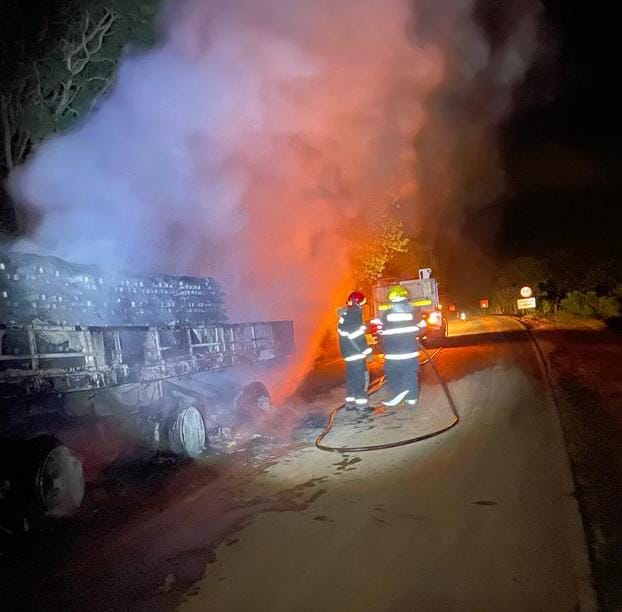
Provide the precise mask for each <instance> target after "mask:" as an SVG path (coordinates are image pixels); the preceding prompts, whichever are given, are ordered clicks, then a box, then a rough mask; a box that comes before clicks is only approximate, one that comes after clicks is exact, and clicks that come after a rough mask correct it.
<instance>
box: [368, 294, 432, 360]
mask: <svg viewBox="0 0 622 612" xmlns="http://www.w3.org/2000/svg"><path fill="white" fill-rule="evenodd" d="M381 318H382V330H381V331H380V332H379V334H380V336H381V337H382V348H383V352H384V354H385V359H395V360H400V359H413V358H415V357H417V355H418V354H419V353H418V352H417V349H418V347H419V344H418V342H417V336H419V334H420V333H421V330H422V329H423V328H424V327H425V321H424V320H423V319H419V321H416V320H415V312H414V310H413V307H412V306H411V304H410V303H409V302H408V301H407V300H404V301H402V302H395V303H393V304H392V306H391V308H389V310H386V311H384V312H383V313H382V317H381Z"/></svg>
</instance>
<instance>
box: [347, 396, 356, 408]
mask: <svg viewBox="0 0 622 612" xmlns="http://www.w3.org/2000/svg"><path fill="white" fill-rule="evenodd" d="M345 407H346V410H356V409H357V405H356V400H355V399H354V398H353V397H346V403H345Z"/></svg>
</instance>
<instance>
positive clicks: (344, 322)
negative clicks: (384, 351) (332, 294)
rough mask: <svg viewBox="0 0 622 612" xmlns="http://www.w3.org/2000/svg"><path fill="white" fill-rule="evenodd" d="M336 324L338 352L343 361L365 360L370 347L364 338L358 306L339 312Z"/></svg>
mask: <svg viewBox="0 0 622 612" xmlns="http://www.w3.org/2000/svg"><path fill="white" fill-rule="evenodd" d="M340 315H341V316H340V317H339V321H338V323H337V334H338V335H339V352H340V353H341V356H342V357H343V358H344V359H345V361H356V360H358V359H365V357H367V355H369V354H370V353H371V347H369V346H368V344H367V338H366V337H365V325H364V324H363V318H362V315H361V308H360V306H358V305H354V306H349V307H348V308H345V309H344V310H342V311H341V313H340Z"/></svg>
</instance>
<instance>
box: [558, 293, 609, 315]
mask: <svg viewBox="0 0 622 612" xmlns="http://www.w3.org/2000/svg"><path fill="white" fill-rule="evenodd" d="M560 308H561V309H562V310H564V311H565V312H567V313H570V314H574V315H578V316H580V317H596V318H597V319H612V318H614V317H616V316H618V315H619V314H620V302H619V301H618V299H617V298H616V297H614V296H599V295H597V294H596V293H595V292H594V291H588V292H587V293H583V292H582V291H571V292H570V293H568V294H567V295H566V297H565V298H564V299H563V300H562V301H561V302H560Z"/></svg>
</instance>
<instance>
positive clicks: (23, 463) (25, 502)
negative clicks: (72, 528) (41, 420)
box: [14, 434, 85, 519]
mask: <svg viewBox="0 0 622 612" xmlns="http://www.w3.org/2000/svg"><path fill="white" fill-rule="evenodd" d="M19 455H20V457H19V460H18V461H16V463H15V472H14V478H15V484H16V490H17V493H18V501H19V503H20V505H22V506H23V507H27V508H29V509H30V511H31V512H32V513H33V514H34V515H38V516H44V517H46V518H55V519H59V518H67V517H69V516H72V515H73V514H75V513H76V512H77V511H78V508H79V507H80V505H81V504H82V500H83V498H84V489H85V479H84V470H83V469H82V462H81V461H80V459H78V457H77V456H76V455H75V454H74V453H73V451H72V450H71V449H70V448H68V447H66V446H65V445H63V444H62V443H61V441H60V440H58V439H57V438H55V437H54V436H51V435H47V434H46V435H41V436H37V437H36V438H32V439H31V440H27V441H26V442H25V443H24V444H23V446H22V447H21V452H20V453H19Z"/></svg>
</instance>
